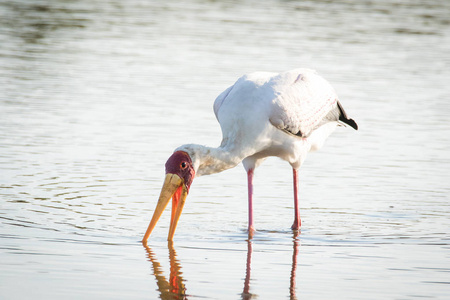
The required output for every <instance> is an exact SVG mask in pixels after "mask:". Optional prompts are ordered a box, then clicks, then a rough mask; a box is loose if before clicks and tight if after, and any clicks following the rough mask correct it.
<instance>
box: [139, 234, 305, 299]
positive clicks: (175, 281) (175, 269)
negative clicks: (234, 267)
mask: <svg viewBox="0 0 450 300" xmlns="http://www.w3.org/2000/svg"><path fill="white" fill-rule="evenodd" d="M297 236H298V234H297V233H296V234H295V235H294V238H293V253H292V267H291V276H290V284H289V295H290V299H291V300H296V299H297V296H296V288H295V282H296V271H297V256H298V250H299V249H298V248H299V245H300V244H299V240H298V239H297ZM143 245H144V248H145V250H146V252H147V257H148V259H149V261H150V262H151V263H152V269H153V275H154V276H155V279H156V284H157V285H158V291H159V293H160V298H161V299H163V300H166V299H172V300H173V299H176V300H178V299H188V298H187V297H188V295H187V294H186V286H185V280H184V279H183V277H182V276H181V275H182V274H183V273H182V272H181V265H180V262H179V261H178V259H177V253H176V251H175V248H174V247H173V243H172V242H169V243H168V245H167V246H168V249H169V259H170V276H169V280H167V279H166V277H165V276H164V275H163V273H164V272H163V268H162V266H161V264H160V263H159V262H158V260H157V259H156V255H155V253H154V252H153V251H152V249H151V248H150V247H149V246H148V245H147V244H146V243H144V244H143ZM252 253H253V243H252V241H250V240H248V241H247V262H246V269H245V280H244V290H243V292H242V294H241V296H242V299H243V300H250V299H255V298H257V297H258V295H256V294H254V293H250V281H251V280H250V278H251V269H252V267H251V265H252Z"/></svg>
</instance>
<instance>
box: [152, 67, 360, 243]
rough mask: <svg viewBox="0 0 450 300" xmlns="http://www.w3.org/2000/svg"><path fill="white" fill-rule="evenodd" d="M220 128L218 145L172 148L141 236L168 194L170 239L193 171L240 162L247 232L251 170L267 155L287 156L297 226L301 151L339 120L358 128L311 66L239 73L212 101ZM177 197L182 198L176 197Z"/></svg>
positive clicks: (320, 141) (211, 170) (312, 146)
mask: <svg viewBox="0 0 450 300" xmlns="http://www.w3.org/2000/svg"><path fill="white" fill-rule="evenodd" d="M214 113H215V114H216V117H217V120H218V121H219V123H220V127H221V129H222V136H223V138H222V143H221V144H220V146H219V147H217V148H213V147H206V146H201V145H196V144H188V145H183V146H181V147H179V148H177V149H176V150H175V152H174V153H173V154H172V156H171V157H170V158H169V159H168V161H167V163H166V180H165V182H164V185H163V189H162V191H161V196H160V199H159V200H158V205H157V208H156V210H155V212H154V214H153V217H152V221H151V222H150V225H149V227H148V229H147V232H146V234H145V236H144V240H143V241H144V242H145V241H146V240H147V239H148V237H149V235H150V233H151V232H152V230H153V228H154V227H155V225H156V222H157V221H158V219H159V216H160V215H161V213H162V211H163V210H164V208H165V207H166V205H167V203H168V201H169V200H170V198H171V197H173V199H174V200H173V208H172V220H171V226H170V231H169V238H168V239H169V240H172V238H173V235H174V232H175V228H176V226H177V222H178V219H179V216H180V214H181V211H182V209H183V205H184V202H185V199H186V196H187V193H188V192H189V187H190V185H191V183H192V180H193V177H194V176H201V175H208V174H213V173H218V172H221V171H224V170H226V169H229V168H232V167H234V166H236V165H237V164H239V163H240V162H242V163H243V165H244V167H245V169H246V171H247V178H248V207H249V208H248V211H249V227H248V229H249V237H252V235H253V232H254V231H255V228H254V226H253V172H254V169H255V168H256V167H257V166H258V165H259V164H260V163H261V162H262V161H263V160H264V159H265V158H267V157H268V156H277V157H280V158H281V159H283V160H285V161H287V162H288V163H289V164H290V165H291V166H292V169H293V179H294V223H293V225H292V229H293V230H298V229H299V228H300V226H301V221H300V214H299V205H298V176H297V170H298V169H299V168H300V166H301V165H302V163H303V161H304V160H305V158H306V155H307V153H308V152H310V151H314V150H317V149H319V148H320V147H322V145H323V143H324V142H325V139H326V138H327V137H328V136H329V135H330V133H331V132H332V131H333V130H334V129H335V128H336V126H337V125H338V124H347V125H350V126H351V127H353V128H354V129H357V128H358V126H357V125H356V123H355V121H353V120H352V119H349V118H348V117H347V115H346V113H345V111H344V109H343V108H342V106H341V104H340V103H339V101H338V97H337V95H336V92H335V91H334V89H333V88H332V87H331V85H330V84H329V83H328V82H327V81H326V80H325V79H323V78H322V77H320V76H319V75H318V74H317V73H316V72H315V71H313V70H309V69H296V70H292V71H288V72H284V73H280V74H277V73H261V72H260V73H252V74H249V75H245V76H243V77H241V78H239V79H238V80H237V81H236V83H235V84H233V85H232V86H230V87H229V88H228V89H226V90H225V91H224V92H222V93H221V94H220V95H219V96H218V97H217V99H216V101H215V102H214ZM180 199H181V200H180Z"/></svg>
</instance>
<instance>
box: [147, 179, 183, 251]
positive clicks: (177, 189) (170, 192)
mask: <svg viewBox="0 0 450 300" xmlns="http://www.w3.org/2000/svg"><path fill="white" fill-rule="evenodd" d="M186 197H187V189H186V186H185V184H184V180H183V179H181V177H180V176H178V175H176V174H170V173H169V174H166V178H165V179H164V184H163V187H162V189H161V194H160V195H159V200H158V203H157V204H156V208H155V211H154V213H153V217H152V220H151V221H150V224H149V225H148V228H147V231H146V232H145V235H144V238H143V239H142V242H143V243H147V240H148V237H149V236H150V234H151V233H152V231H153V229H154V228H155V226H156V223H158V220H159V218H160V217H161V215H162V213H163V211H164V209H165V208H166V206H167V204H169V200H170V198H172V217H171V220H170V229H169V236H168V237H167V240H168V241H172V240H173V235H174V234H175V229H176V228H177V224H178V220H179V219H180V216H181V212H182V211H183V207H184V203H185V202H186Z"/></svg>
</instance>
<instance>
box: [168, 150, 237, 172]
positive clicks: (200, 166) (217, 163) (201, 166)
mask: <svg viewBox="0 0 450 300" xmlns="http://www.w3.org/2000/svg"><path fill="white" fill-rule="evenodd" d="M175 151H184V152H186V153H188V154H189V156H190V157H191V159H192V164H193V165H194V169H195V176H202V175H209V174H214V173H219V172H222V171H225V170H227V169H230V168H233V167H235V166H236V165H237V164H239V163H240V162H241V159H240V158H239V157H237V156H235V155H233V154H232V153H231V152H230V151H227V149H226V148H224V147H218V148H213V147H206V146H202V145H196V144H188V145H183V146H181V147H179V148H177V149H176V150H175Z"/></svg>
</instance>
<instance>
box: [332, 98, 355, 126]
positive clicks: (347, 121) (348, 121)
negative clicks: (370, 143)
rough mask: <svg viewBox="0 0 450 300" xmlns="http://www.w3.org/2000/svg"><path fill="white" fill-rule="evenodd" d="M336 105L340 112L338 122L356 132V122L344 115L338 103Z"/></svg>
mask: <svg viewBox="0 0 450 300" xmlns="http://www.w3.org/2000/svg"><path fill="white" fill-rule="evenodd" d="M337 105H338V107H339V110H340V111H341V113H340V115H339V121H341V122H342V123H345V124H347V125H349V126H350V127H353V128H354V129H355V130H358V124H356V122H355V121H354V120H353V119H350V118H348V117H347V114H346V113H345V110H344V108H343V107H342V105H341V103H340V102H339V101H338V102H337Z"/></svg>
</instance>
